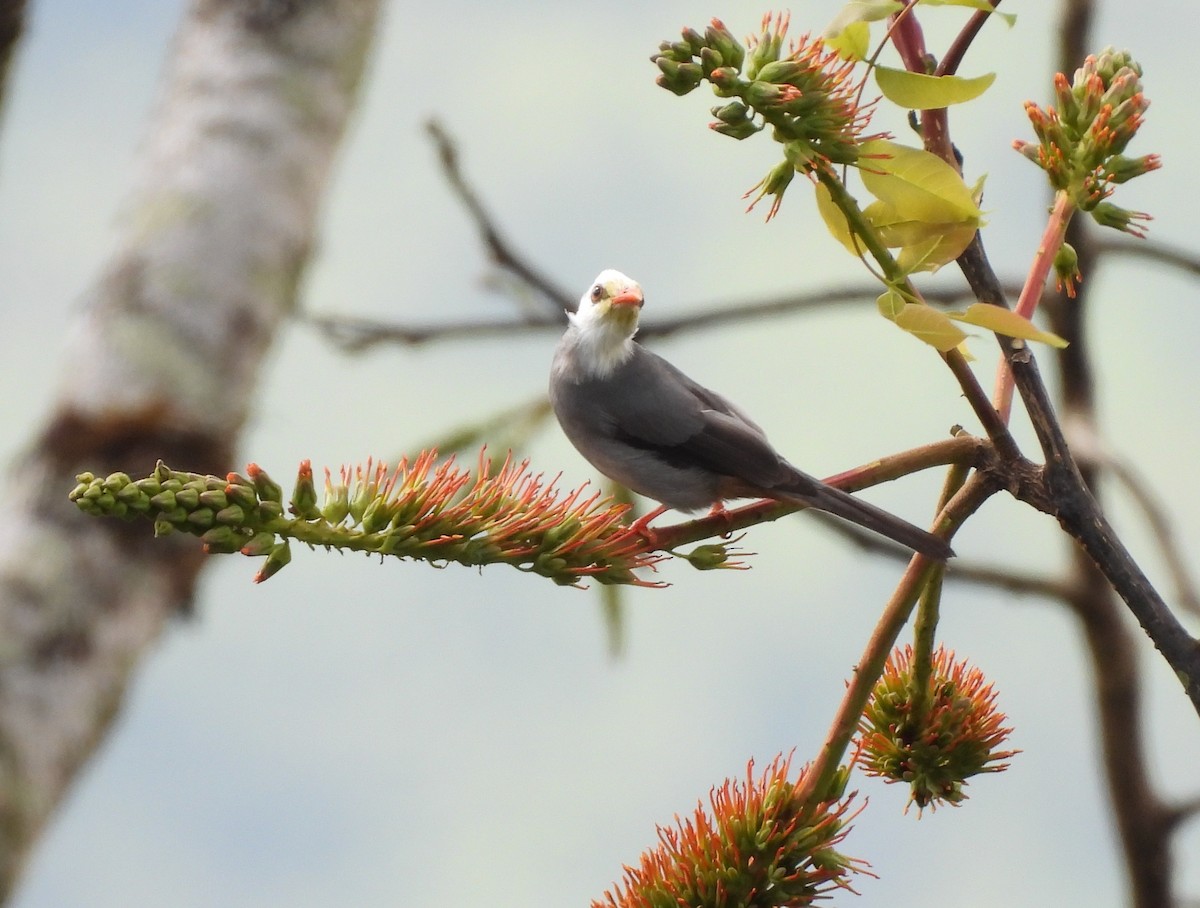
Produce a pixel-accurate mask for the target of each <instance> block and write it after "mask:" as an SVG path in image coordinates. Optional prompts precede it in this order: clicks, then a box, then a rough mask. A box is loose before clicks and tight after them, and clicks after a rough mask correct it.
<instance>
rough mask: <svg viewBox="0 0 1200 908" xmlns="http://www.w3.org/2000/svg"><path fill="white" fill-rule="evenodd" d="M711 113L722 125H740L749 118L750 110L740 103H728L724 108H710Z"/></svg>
mask: <svg viewBox="0 0 1200 908" xmlns="http://www.w3.org/2000/svg"><path fill="white" fill-rule="evenodd" d="M711 112H712V115H713V116H714V117H716V118H717V119H718V120H720V121H721V122H722V123H741V122H743V121H744V120H746V119H747V117H748V116H749V113H750V108H749V107H747V106H746V105H745V104H743V103H742V102H741V101H730V102H729V103H728V104H726V105H725V106H724V107H721V106H719V105H718V106H717V107H714V108H712V111H711Z"/></svg>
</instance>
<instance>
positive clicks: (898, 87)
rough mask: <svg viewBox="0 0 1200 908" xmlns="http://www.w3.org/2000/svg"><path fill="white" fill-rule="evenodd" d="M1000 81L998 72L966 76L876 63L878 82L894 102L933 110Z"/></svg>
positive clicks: (974, 93) (884, 94)
mask: <svg viewBox="0 0 1200 908" xmlns="http://www.w3.org/2000/svg"><path fill="white" fill-rule="evenodd" d="M995 81H996V74H995V73H988V74H987V75H983V76H977V77H976V78H974V79H964V78H962V77H961V76H927V75H925V74H924V73H913V72H909V71H908V70H906V69H893V68H891V67H890V66H876V67H875V82H876V84H878V85H879V90H880V91H881V92H883V96H884V97H885V98H887V99H888V100H889V101H891V102H892V103H893V104H899V105H900V106H901V107H907V108H910V109H912V110H932V109H936V108H939V107H949V106H950V105H951V104H962V103H963V102H964V101H970V100H972V99H974V98H978V97H979V96H980V95H981V94H983V93H984V92H985V91H987V90H988V88H990V87H991V84H992V83H993V82H995Z"/></svg>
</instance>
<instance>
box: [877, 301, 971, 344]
mask: <svg viewBox="0 0 1200 908" xmlns="http://www.w3.org/2000/svg"><path fill="white" fill-rule="evenodd" d="M894 321H895V322H896V324H897V325H899V326H900V327H901V328H903V329H904V330H905V331H907V332H908V333H909V334H911V335H912V336H913V337H915V338H917V339H918V340H922V341H924V342H925V343H927V344H929V345H930V346H931V347H936V348H937V349H938V350H940V351H941V352H942V353H945V352H946V351H948V350H953V349H954V348H955V347H957V346H958V345H959V344H961V343H962V342H963V341H964V340H966V339H967V335H966V334H965V333H964V332H963V330H962V329H961V328H959V327H958V325H956V324H954V322H952V321H951V320H950V319H948V318H947V317H946V315H945V313H943V312H939V311H938V310H937V309H934V308H933V307H931V306H926V305H925V304H924V303H908V304H907V305H906V306H905V307H904V308H903V309H901V310H900V312H899V313H897V315H896V317H895V319H894Z"/></svg>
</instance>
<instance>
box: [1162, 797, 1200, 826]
mask: <svg viewBox="0 0 1200 908" xmlns="http://www.w3.org/2000/svg"><path fill="white" fill-rule="evenodd" d="M1197 816H1200V795H1192V797H1190V798H1188V799H1187V800H1185V801H1180V802H1179V803H1178V804H1173V805H1171V806H1170V807H1168V808H1167V817H1166V823H1167V828H1168V829H1172V830H1173V829H1176V828H1178V827H1179V826H1182V825H1183V824H1184V823H1187V822H1188V821H1190V820H1194V819H1196V817H1197Z"/></svg>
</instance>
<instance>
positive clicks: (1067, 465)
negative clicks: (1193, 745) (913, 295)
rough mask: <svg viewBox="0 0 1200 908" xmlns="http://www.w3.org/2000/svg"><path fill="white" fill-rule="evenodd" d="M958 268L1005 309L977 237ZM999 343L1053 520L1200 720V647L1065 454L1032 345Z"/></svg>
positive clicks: (978, 291) (986, 299)
mask: <svg viewBox="0 0 1200 908" xmlns="http://www.w3.org/2000/svg"><path fill="white" fill-rule="evenodd" d="M959 264H960V267H961V268H962V270H963V274H964V275H965V276H966V278H967V281H968V283H970V285H971V287H972V289H973V290H974V291H975V294H976V296H977V297H978V298H979V299H980V300H981V301H984V302H992V303H994V304H996V305H1006V302H1005V299H1004V294H1003V291H1002V289H1001V288H1000V286H999V282H998V281H997V280H996V277H995V274H994V272H992V270H991V267H990V266H989V265H988V262H987V255H986V253H985V252H984V249H983V241H982V240H981V239H980V237H979V235H978V234H976V236H975V239H974V240H973V241H972V243H971V245H970V246H969V247H968V249H967V251H966V252H964V253H963V255H962V257H961V258H960V259H959ZM997 340H998V342H999V343H1000V346H1001V349H1003V350H1004V353H1005V357H1006V359H1007V360H1008V362H1009V365H1010V367H1011V368H1012V371H1013V376H1014V380H1015V381H1016V386H1017V389H1018V390H1019V391H1020V393H1021V399H1022V401H1023V402H1024V404H1025V409H1026V411H1027V412H1028V413H1029V418H1030V421H1031V422H1032V423H1033V429H1034V433H1035V434H1036V435H1037V438H1038V442H1039V443H1040V444H1041V446H1042V452H1043V454H1044V455H1045V458H1046V466H1045V468H1044V469H1045V486H1046V491H1047V492H1048V493H1049V495H1050V498H1051V500H1052V501H1053V502H1054V508H1055V517H1057V519H1058V521H1059V524H1060V525H1061V526H1062V527H1063V529H1064V530H1066V531H1067V533H1068V534H1069V535H1070V536H1071V537H1072V538H1073V539H1075V540H1076V541H1077V542H1078V543H1079V544H1080V545H1081V546H1082V547H1083V550H1084V551H1085V552H1087V554H1088V556H1089V557H1090V558H1091V559H1092V561H1093V563H1094V564H1095V565H1096V567H1097V569H1098V570H1099V571H1100V572H1101V573H1102V574H1103V575H1104V577H1105V578H1106V579H1107V581H1108V583H1109V584H1110V585H1111V586H1112V588H1113V589H1114V590H1115V591H1116V593H1117V595H1118V596H1120V597H1121V599H1123V600H1124V602H1125V604H1126V606H1128V608H1129V610H1130V611H1131V612H1132V613H1133V614H1134V617H1136V618H1137V620H1138V623H1139V624H1141V626H1142V629H1143V630H1144V631H1145V632H1146V634H1147V636H1149V637H1150V639H1151V640H1152V641H1153V643H1154V645H1155V646H1156V647H1157V648H1158V650H1159V652H1161V653H1162V654H1163V657H1164V658H1165V659H1166V660H1167V663H1168V664H1169V665H1170V666H1171V667H1172V668H1173V669H1174V670H1175V674H1176V676H1177V677H1178V678H1179V680H1180V682H1181V683H1182V684H1183V687H1184V690H1185V691H1186V692H1187V695H1188V698H1189V699H1190V700H1191V701H1192V705H1193V707H1194V708H1195V709H1196V711H1197V713H1200V647H1198V646H1197V644H1196V641H1195V640H1193V639H1192V637H1191V635H1190V634H1188V632H1187V630H1186V629H1185V628H1184V627H1183V625H1182V624H1180V623H1179V620H1178V619H1177V618H1176V617H1175V615H1174V614H1173V613H1172V612H1171V610H1170V609H1169V608H1168V607H1167V604H1166V603H1165V602H1164V601H1163V599H1162V597H1161V596H1160V595H1159V594H1158V592H1157V591H1156V590H1155V589H1154V587H1153V585H1151V583H1150V581H1149V580H1148V579H1147V578H1146V576H1145V574H1144V573H1142V571H1141V569H1140V568H1139V567H1138V566H1137V563H1136V562H1135V561H1134V560H1133V557H1132V556H1131V555H1130V554H1129V551H1128V550H1127V549H1126V548H1125V546H1124V545H1123V544H1122V543H1121V541H1120V539H1119V538H1118V537H1117V535H1116V533H1115V532H1114V531H1113V529H1112V527H1111V526H1109V524H1108V520H1107V519H1106V518H1105V516H1104V514H1103V513H1102V512H1101V510H1100V506H1099V505H1098V504H1097V502H1096V499H1095V498H1094V497H1093V496H1092V493H1091V491H1090V489H1089V488H1088V486H1087V484H1086V483H1085V482H1084V480H1083V476H1082V475H1081V474H1080V472H1079V468H1078V466H1077V465H1076V463H1075V460H1074V458H1073V457H1072V456H1071V452H1070V450H1069V449H1068V447H1067V442H1066V438H1065V437H1064V436H1063V432H1062V427H1061V426H1060V425H1059V423H1058V419H1057V416H1056V415H1055V412H1054V407H1053V404H1052V403H1051V401H1050V396H1049V393H1048V392H1047V391H1046V386H1045V385H1044V384H1043V382H1042V379H1041V375H1040V374H1039V372H1038V368H1037V361H1036V360H1035V359H1034V358H1033V353H1032V352H1031V351H1030V349H1029V347H1028V345H1027V344H1025V343H1023V342H1020V341H1017V340H1014V339H1012V338H1006V337H1003V336H1001V335H997Z"/></svg>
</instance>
